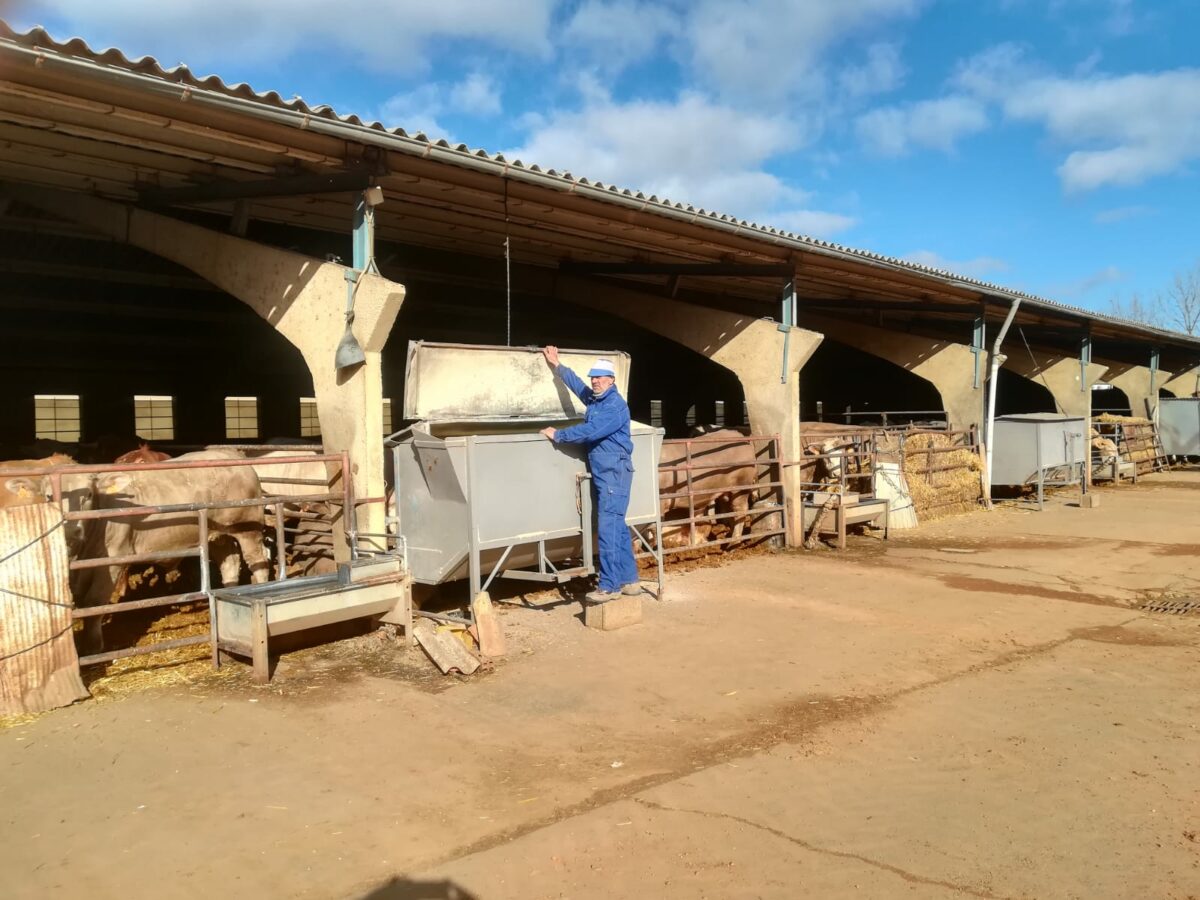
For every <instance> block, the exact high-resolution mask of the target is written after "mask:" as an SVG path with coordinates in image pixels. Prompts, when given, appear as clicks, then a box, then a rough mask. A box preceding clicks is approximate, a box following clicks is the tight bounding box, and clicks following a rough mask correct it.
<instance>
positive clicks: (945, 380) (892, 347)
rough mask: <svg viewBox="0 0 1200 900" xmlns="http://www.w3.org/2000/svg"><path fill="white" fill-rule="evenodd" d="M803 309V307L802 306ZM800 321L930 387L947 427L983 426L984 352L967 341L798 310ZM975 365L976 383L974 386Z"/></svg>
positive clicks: (985, 377)
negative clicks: (974, 350) (938, 399)
mask: <svg viewBox="0 0 1200 900" xmlns="http://www.w3.org/2000/svg"><path fill="white" fill-rule="evenodd" d="M802 309H803V308H802ZM800 320H801V322H802V323H803V324H804V325H806V326H808V327H810V328H812V329H813V330H814V331H819V332H820V333H822V334H824V335H825V336H826V337H827V338H831V339H833V340H836V341H840V342H841V343H843V344H847V345H849V346H851V347H854V348H856V349H858V350H862V351H863V352H864V353H870V354H871V355H872V356H878V357H879V358H880V359H886V360H887V361H888V362H890V363H894V364H895V365H897V366H899V367H900V368H902V369H905V370H907V371H909V372H912V373H913V374H914V375H916V376H918V377H919V378H923V379H925V380H926V381H928V382H929V383H930V384H932V385H933V386H934V388H935V389H936V390H937V392H938V393H939V394H940V395H941V398H942V408H943V409H944V410H945V411H946V416H947V418H948V419H949V421H950V426H951V427H952V428H961V429H964V430H965V429H968V428H971V427H972V426H973V427H975V428H976V429H980V430H982V425H983V417H984V414H985V409H984V407H985V401H986V397H987V394H986V393H985V391H984V385H985V384H986V381H987V372H986V371H985V361H986V354H984V353H980V354H978V361H977V356H976V354H974V353H972V352H971V347H970V345H968V344H958V343H953V342H951V341H942V340H937V339H935V338H928V337H921V336H920V335H915V334H906V333H904V332H901V331H888V330H887V329H884V328H875V327H873V326H870V325H860V324H858V323H856V322H845V321H842V320H840V319H830V318H827V317H825V316H817V315H810V314H807V313H804V312H803V311H802V312H801V318H800ZM976 365H978V366H979V387H975V376H976Z"/></svg>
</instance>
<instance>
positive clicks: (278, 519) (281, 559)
mask: <svg viewBox="0 0 1200 900" xmlns="http://www.w3.org/2000/svg"><path fill="white" fill-rule="evenodd" d="M326 508H328V507H326ZM275 566H276V575H275V577H276V578H278V579H279V580H280V581H286V580H287V534H286V533H285V532H284V530H283V501H282V500H281V501H279V502H278V503H276V504H275Z"/></svg>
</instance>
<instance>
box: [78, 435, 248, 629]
mask: <svg viewBox="0 0 1200 900" xmlns="http://www.w3.org/2000/svg"><path fill="white" fill-rule="evenodd" d="M243 458H244V457H243V456H242V454H241V453H239V452H237V451H234V450H202V451H200V452H197V453H185V454H183V455H182V456H180V457H178V461H179V462H189V461H193V460H222V459H228V460H232V459H243ZM83 477H85V478H87V479H88V487H89V490H88V501H89V505H90V507H91V508H92V509H119V508H122V507H126V508H128V507H136V506H164V505H174V504H186V503H218V502H222V501H229V500H257V499H259V498H260V497H261V488H260V487H259V483H258V476H257V475H256V474H255V473H254V470H253V468H252V467H250V466H237V467H227V468H194V469H171V470H162V471H148V472H146V471H142V472H108V473H103V474H98V475H94V476H83ZM205 515H206V518H207V522H208V539H209V543H210V553H211V556H212V559H214V560H216V562H217V564H218V566H219V567H220V571H221V583H222V584H223V585H224V586H226V587H232V586H233V585H236V584H237V583H238V580H239V575H240V571H241V561H242V559H245V561H246V565H247V567H248V568H249V569H250V575H251V579H252V580H253V581H254V582H255V583H262V582H265V581H266V580H267V579H268V578H269V576H270V564H269V562H268V560H267V556H266V552H265V549H264V547H263V535H262V530H263V510H262V507H258V506H247V507H233V508H229V507H217V508H213V509H209V510H207V511H206V513H205ZM199 540H200V535H199V523H198V516H197V514H196V513H191V512H183V513H150V514H147V515H140V516H132V517H117V518H110V519H95V520H89V521H87V522H86V527H85V528H84V529H83V541H82V547H81V550H80V553H79V556H80V558H82V559H100V558H103V557H116V556H132V555H135V554H144V553H156V552H169V551H172V550H184V549H190V548H193V547H195V546H196V545H197V544H198V543H199ZM239 550H240V555H239V552H238V551H239ZM168 565H169V563H168ZM74 574H75V578H74V579H73V583H72V591H73V593H74V595H75V602H76V605H78V606H81V607H86V606H100V605H103V604H106V603H109V602H112V601H113V600H116V599H120V596H121V594H122V593H123V591H124V588H125V583H126V577H127V574H128V572H127V567H125V566H98V567H95V568H87V569H81V570H79V571H77V572H76V573H74ZM100 618H101V617H99V616H92V617H89V618H88V619H87V620H86V623H87V624H86V626H85V629H84V638H83V645H84V648H85V649H86V650H87V651H90V652H97V651H99V650H100V649H102V648H103V636H102V634H101V630H100Z"/></svg>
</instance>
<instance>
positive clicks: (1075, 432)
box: [991, 413, 1088, 509]
mask: <svg viewBox="0 0 1200 900" xmlns="http://www.w3.org/2000/svg"><path fill="white" fill-rule="evenodd" d="M992 442H993V451H992V472H991V483H992V484H993V485H1032V484H1036V485H1037V501H1038V509H1041V508H1042V506H1043V504H1044V500H1045V488H1046V485H1051V486H1064V485H1070V484H1083V485H1086V481H1087V453H1088V440H1087V420H1086V419H1085V418H1083V417H1082V416H1062V415H1058V414H1057V413H1028V414H1025V415H1012V416H999V417H997V419H996V422H995V428H994V430H993V432H992ZM1085 489H1086V487H1085Z"/></svg>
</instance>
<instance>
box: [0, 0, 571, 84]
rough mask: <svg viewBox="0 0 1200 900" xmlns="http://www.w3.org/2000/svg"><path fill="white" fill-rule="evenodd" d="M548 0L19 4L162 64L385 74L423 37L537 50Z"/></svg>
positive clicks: (57, 0) (418, 66) (422, 50)
mask: <svg viewBox="0 0 1200 900" xmlns="http://www.w3.org/2000/svg"><path fill="white" fill-rule="evenodd" d="M554 5H555V0H506V2H504V3H479V2H477V0H435V2H428V0H388V2H386V3H380V2H378V0H341V2H339V3H338V4H337V5H336V8H331V7H330V4H329V3H328V2H326V0H255V2H252V3H247V2H245V0H169V2H159V3H147V2H145V0H104V2H97V0H37V2H34V3H31V4H28V5H27V6H26V8H25V9H24V10H23V11H22V12H23V14H24V16H25V17H26V18H27V19H33V18H37V17H42V16H44V15H45V14H47V13H48V14H50V15H51V16H54V17H57V18H60V19H63V20H65V21H67V22H69V23H70V26H71V29H72V32H73V33H82V34H85V35H87V37H88V41H89V43H91V44H92V45H93V46H101V47H104V46H110V45H114V44H115V45H116V46H119V47H121V48H122V49H124V50H126V51H127V52H129V53H133V54H138V55H140V54H150V55H153V56H156V57H158V58H159V60H160V61H162V62H163V63H164V64H166V65H171V64H173V63H175V62H180V61H184V62H190V63H191V64H192V65H196V66H199V67H207V66H216V65H220V64H223V63H229V62H240V61H242V60H244V59H246V58H251V59H253V60H254V61H255V63H256V64H263V63H273V62H277V61H280V60H284V59H287V58H289V57H293V56H297V55H299V54H301V53H305V54H311V55H312V56H311V59H312V61H313V63H314V64H320V58H321V57H323V56H324V55H326V54H329V53H353V54H358V55H359V56H360V57H361V58H362V59H363V61H364V62H365V63H367V64H368V65H369V66H371V67H373V68H377V69H383V70H389V71H406V72H411V71H420V70H423V69H425V68H426V67H427V66H428V62H429V59H428V56H427V47H426V45H427V43H428V42H429V41H430V40H433V39H439V38H458V39H463V40H469V41H476V42H479V43H480V44H484V45H487V46H490V47H499V48H504V49H508V50H515V51H518V52H521V53H526V54H536V55H545V54H547V53H549V51H550V44H549V40H548V37H547V35H548V32H549V27H550V20H551V15H552V13H553V10H554Z"/></svg>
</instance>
